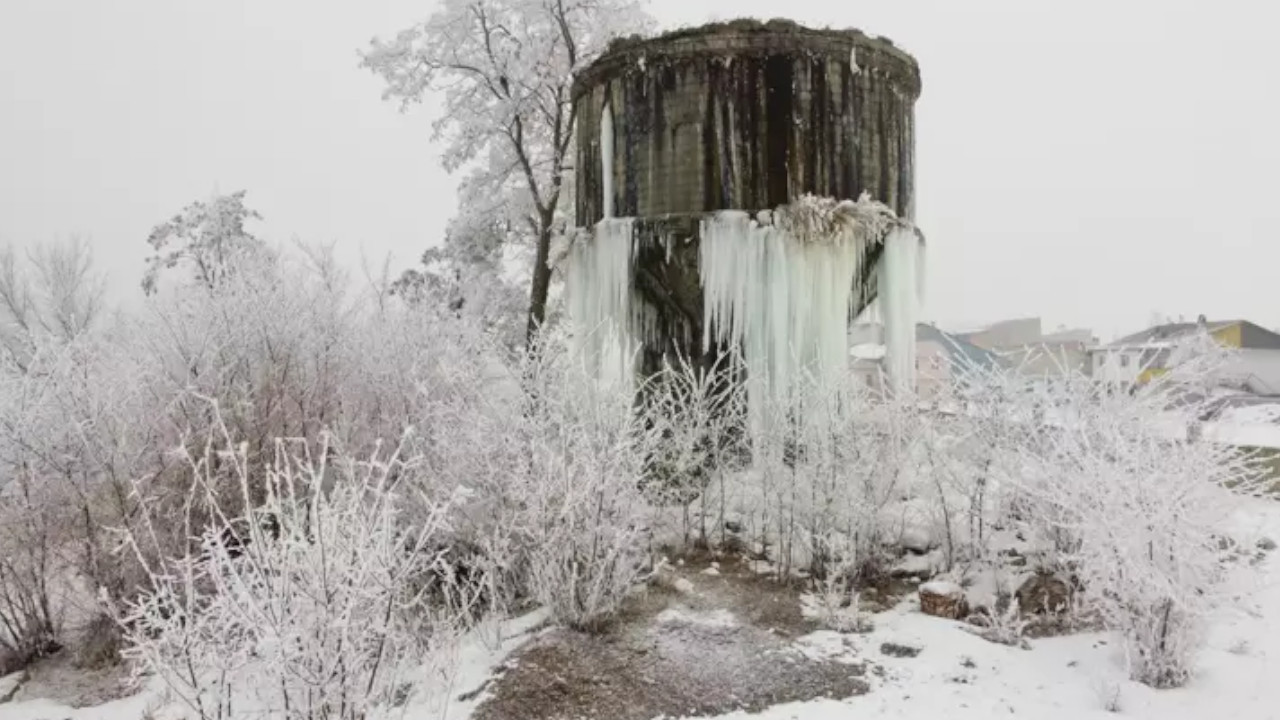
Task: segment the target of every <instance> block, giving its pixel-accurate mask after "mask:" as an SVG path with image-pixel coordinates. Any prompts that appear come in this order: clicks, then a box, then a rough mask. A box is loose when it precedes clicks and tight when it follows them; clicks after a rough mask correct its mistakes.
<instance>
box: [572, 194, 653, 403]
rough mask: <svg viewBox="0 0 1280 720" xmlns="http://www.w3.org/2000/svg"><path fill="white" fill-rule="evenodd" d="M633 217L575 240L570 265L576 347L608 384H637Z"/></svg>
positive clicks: (607, 222) (603, 222) (600, 225)
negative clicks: (634, 323) (634, 325)
mask: <svg viewBox="0 0 1280 720" xmlns="http://www.w3.org/2000/svg"><path fill="white" fill-rule="evenodd" d="M632 237H633V221H632V219H631V218H621V219H613V218H605V219H603V220H601V221H600V222H599V223H598V224H597V225H596V227H595V233H594V237H592V238H588V239H586V240H585V241H579V242H575V243H574V244H573V248H572V250H571V251H570V254H569V261H568V267H567V268H566V277H565V283H566V291H567V292H568V296H569V297H568V300H569V316H570V317H571V318H572V320H573V322H574V325H575V328H574V341H575V345H576V348H575V349H576V350H577V351H578V353H579V355H580V357H581V358H582V359H583V361H584V362H585V363H586V364H587V367H588V369H589V371H590V372H591V373H593V374H594V375H595V376H596V377H598V378H600V379H601V380H602V381H604V382H606V383H612V382H628V383H629V382H632V381H633V379H634V359H635V356H636V352H637V351H638V346H637V344H636V340H635V328H634V327H633V320H632V318H633V315H632V313H633V305H632V296H631V294H632V291H631V263H632V257H633V249H632V247H633V245H634V243H633V242H632Z"/></svg>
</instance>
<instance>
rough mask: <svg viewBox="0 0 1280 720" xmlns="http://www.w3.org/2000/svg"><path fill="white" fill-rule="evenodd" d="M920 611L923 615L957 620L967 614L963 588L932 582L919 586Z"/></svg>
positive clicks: (939, 581)
mask: <svg viewBox="0 0 1280 720" xmlns="http://www.w3.org/2000/svg"><path fill="white" fill-rule="evenodd" d="M919 592H920V611H921V612H923V613H924V614H925V615H933V616H934V617H940V618H947V619H948V620H959V619H960V618H963V617H965V616H967V615H968V614H969V603H968V601H967V600H965V597H964V588H962V587H960V586H959V585H957V584H955V583H953V582H946V581H941V580H938V581H934V582H927V583H925V584H923V585H921V586H920V591H919Z"/></svg>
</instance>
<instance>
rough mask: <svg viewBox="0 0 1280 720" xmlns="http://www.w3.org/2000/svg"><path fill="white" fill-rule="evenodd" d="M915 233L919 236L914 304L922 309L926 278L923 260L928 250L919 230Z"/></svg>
mask: <svg viewBox="0 0 1280 720" xmlns="http://www.w3.org/2000/svg"><path fill="white" fill-rule="evenodd" d="M916 232H917V234H919V242H918V243H917V244H916V303H917V304H918V305H919V306H920V307H921V308H923V307H924V293H925V279H926V277H927V276H926V274H925V270H926V265H925V259H926V257H927V256H926V250H927V249H928V245H927V244H926V243H925V241H924V235H923V234H920V233H919V230H917V231H916Z"/></svg>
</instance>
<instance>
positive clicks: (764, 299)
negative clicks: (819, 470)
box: [699, 203, 878, 428]
mask: <svg viewBox="0 0 1280 720" xmlns="http://www.w3.org/2000/svg"><path fill="white" fill-rule="evenodd" d="M835 207H836V206H835V204H834V203H831V207H828V208H825V209H824V210H822V211H821V212H814V211H813V210H814V208H813V207H807V208H806V207H805V206H794V207H793V208H791V209H788V210H786V211H784V209H782V208H780V209H779V211H778V212H776V213H773V214H772V220H773V224H772V225H762V224H760V223H758V222H753V221H752V220H751V219H750V217H749V216H748V215H747V214H746V213H744V212H740V211H732V210H730V211H722V212H719V213H716V214H714V215H712V216H710V217H708V218H706V219H704V220H703V221H702V225H701V228H700V236H701V244H700V249H699V253H700V254H699V264H700V267H701V278H702V285H703V302H704V316H705V322H704V326H703V338H702V340H703V345H704V346H705V347H707V348H710V346H711V344H712V342H713V341H718V342H722V343H726V344H729V345H735V346H737V347H739V348H741V350H742V355H743V361H744V362H745V364H746V366H747V382H748V385H747V393H748V394H747V397H748V404H749V406H750V407H749V414H750V415H751V417H752V418H753V421H752V422H753V424H754V426H755V427H757V428H758V427H759V423H761V422H764V418H765V413H766V409H767V408H768V406H769V405H770V404H775V403H777V404H781V406H782V407H788V408H790V407H793V406H794V403H795V402H796V400H797V398H796V392H797V390H798V388H799V382H800V380H801V378H802V377H803V376H804V375H805V374H811V375H812V376H813V377H814V378H815V379H816V380H817V381H818V382H820V383H829V382H834V381H835V380H836V379H837V378H838V377H839V376H840V375H841V374H842V373H844V372H846V371H847V367H848V342H847V340H848V337H847V333H848V325H849V312H850V310H851V307H852V304H853V300H854V286H855V281H856V278H857V277H858V275H859V271H860V268H861V266H862V261H863V257H864V256H865V250H866V247H867V245H868V244H869V242H870V240H869V235H868V233H867V232H866V226H865V225H864V224H862V223H861V222H860V221H859V220H858V216H857V212H856V211H852V210H849V208H850V207H853V204H852V203H850V204H849V206H848V207H844V206H841V207H842V209H841V210H839V211H838V212H831V210H832V209H833V208H835ZM846 211H849V212H846ZM766 217H767V216H763V215H762V216H761V217H760V219H765V218H766ZM876 239H878V238H876ZM775 407H776V405H775Z"/></svg>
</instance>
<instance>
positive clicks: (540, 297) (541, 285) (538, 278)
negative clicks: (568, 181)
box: [525, 214, 551, 350]
mask: <svg viewBox="0 0 1280 720" xmlns="http://www.w3.org/2000/svg"><path fill="white" fill-rule="evenodd" d="M550 257H551V217H550V216H549V214H547V215H546V216H544V217H539V218H538V252H537V258H536V259H535V260H534V261H533V283H532V287H531V289H530V291H529V326H528V328H527V329H526V330H525V349H526V350H528V349H529V348H531V347H532V346H533V340H534V336H535V335H536V334H537V332H538V328H540V327H542V322H543V320H545V319H546V317H547V290H549V289H550V287H551V268H550V267H548V266H547V260H548V259H550Z"/></svg>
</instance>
